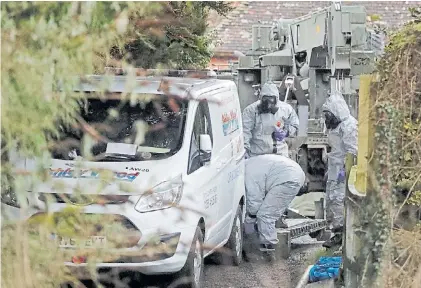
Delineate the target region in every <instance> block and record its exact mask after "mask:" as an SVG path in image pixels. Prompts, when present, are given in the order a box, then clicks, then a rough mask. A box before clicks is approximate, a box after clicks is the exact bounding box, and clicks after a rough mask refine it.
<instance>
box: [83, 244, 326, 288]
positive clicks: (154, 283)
mask: <svg viewBox="0 0 421 288" xmlns="http://www.w3.org/2000/svg"><path fill="white" fill-rule="evenodd" d="M321 243H323V242H318V241H316V240H314V239H312V238H310V237H309V236H303V237H300V238H297V239H294V240H292V244H293V247H292V248H293V249H292V251H291V256H290V257H289V259H287V260H278V261H276V262H275V263H273V264H267V263H251V262H243V263H242V264H241V265H240V266H239V267H235V266H231V265H223V264H215V262H213V261H212V260H207V261H205V263H206V265H205V283H204V287H203V288H294V287H295V286H296V284H297V283H298V281H299V279H300V278H301V276H302V274H303V273H304V271H305V269H306V268H307V266H308V265H309V264H310V263H309V260H312V257H313V256H312V255H313V254H314V253H315V252H316V251H317V250H318V249H320V248H321ZM136 277H139V278H137V279H136ZM119 278H120V277H119ZM129 278H130V281H129ZM126 279H127V282H126ZM126 279H124V277H123V279H121V278H120V279H119V281H118V282H119V283H118V284H117V283H116V284H117V285H106V283H103V285H104V286H105V287H116V288H117V287H118V288H120V287H124V288H127V287H131V288H140V287H162V288H164V287H169V286H170V284H171V282H172V281H173V280H174V279H172V278H171V277H168V276H154V277H150V276H149V277H144V276H140V275H131V274H130V275H127V278H126ZM84 284H85V285H86V287H95V286H94V285H92V283H84Z"/></svg>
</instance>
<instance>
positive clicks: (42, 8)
mask: <svg viewBox="0 0 421 288" xmlns="http://www.w3.org/2000/svg"><path fill="white" fill-rule="evenodd" d="M211 9H213V10H216V11H218V12H220V13H225V12H227V11H228V10H229V5H228V4H226V3H222V2H4V3H2V5H1V28H2V34H1V42H2V45H1V57H2V65H1V93H2V105H1V108H2V111H1V112H2V113H1V148H2V150H1V157H2V158H1V159H2V167H1V174H2V175H1V176H2V177H1V187H2V200H4V199H5V198H7V199H8V200H9V203H16V202H17V201H18V200H19V199H20V200H22V199H25V197H26V196H27V195H28V192H27V191H29V190H31V189H32V188H33V187H32V186H31V185H35V184H39V183H41V182H43V181H45V180H46V179H47V175H46V173H45V171H44V170H43V169H40V171H39V173H34V174H29V175H28V174H27V173H26V171H20V170H19V171H14V172H13V173H12V167H11V165H10V162H9V161H10V160H11V157H12V156H13V155H12V154H13V153H11V152H14V151H16V150H18V151H19V153H20V154H21V155H22V156H26V157H28V158H33V159H37V160H39V161H38V162H39V163H37V164H38V166H39V167H40V168H41V167H42V166H45V165H46V164H47V165H48V162H45V163H44V162H43V161H48V159H49V153H47V151H48V148H49V147H51V145H53V144H55V143H54V137H55V136H57V134H58V133H59V131H58V126H59V125H57V123H63V125H66V126H73V127H74V128H75V129H81V127H82V126H83V123H82V122H81V121H80V120H78V117H77V116H78V115H77V112H78V107H79V106H78V105H79V104H78V102H79V101H80V95H77V93H74V92H73V89H74V87H75V85H77V84H79V80H78V79H80V77H81V76H82V77H83V76H84V75H87V74H92V73H97V72H98V73H103V72H104V66H107V65H114V64H115V61H113V60H115V59H113V58H112V57H111V53H110V51H111V48H112V47H114V50H113V51H115V49H117V50H118V49H119V48H122V47H126V49H125V50H120V51H119V56H120V57H121V58H122V59H124V60H131V59H137V60H136V61H132V62H133V63H135V64H139V66H143V67H146V68H147V67H157V66H159V65H160V64H165V65H176V66H189V67H196V66H197V67H203V66H205V65H206V64H207V62H208V60H209V58H210V55H211V52H210V51H209V43H210V39H209V37H208V36H206V35H205V32H206V28H207V27H206V18H207V16H208V13H209V11H210V10H211ZM136 43H138V44H139V45H138V46H137V47H132V46H133V45H137V44H136ZM130 45H132V46H130ZM129 46H130V47H132V48H130V49H134V50H133V51H137V52H136V53H137V54H136V53H133V54H132V55H125V54H124V53H126V52H131V50H130V49H127V47H129ZM148 53H149V54H148ZM114 55H115V53H114ZM126 56H127V57H126ZM140 56H142V57H143V56H144V58H143V60H142V59H140V58H139V57H140ZM139 59H140V60H139ZM118 65H119V66H126V65H127V63H125V62H124V61H123V62H120V63H118ZM89 144H90V141H85V143H84V147H85V146H88V145H89ZM41 164H42V165H41ZM14 168H16V167H14ZM55 188H56V187H55ZM57 191H59V189H58V190H57ZM20 203H26V201H20ZM25 208H27V207H25V205H22V207H21V212H22V213H25ZM64 212H65V214H62V215H60V217H59V219H57V217H55V216H54V215H53V214H46V217H45V219H43V220H42V221H39V222H37V221H35V223H31V224H32V225H29V226H28V223H26V224H24V223H12V224H10V225H9V224H7V223H6V224H5V223H4V221H3V223H2V224H3V225H2V263H8V264H7V265H3V269H2V282H1V284H2V286H4V287H58V285H59V284H60V283H62V282H63V281H68V280H69V281H74V280H75V279H73V277H71V275H70V273H69V271H67V269H66V268H65V267H64V265H63V263H64V262H65V261H69V260H70V259H71V257H72V256H75V255H74V253H76V252H74V251H73V252H71V253H73V255H67V254H65V253H63V252H62V250H60V249H58V248H57V243H55V242H54V241H50V239H49V238H48V237H49V235H50V234H49V233H50V232H52V231H55V232H58V233H60V234H63V235H67V236H73V235H77V236H83V235H85V236H86V233H89V232H92V230H90V229H92V228H93V227H95V225H96V224H98V223H104V221H106V222H107V221H108V222H109V223H113V224H112V225H108V226H107V227H106V229H105V230H106V231H105V232H104V233H105V234H107V235H108V239H110V242H111V243H110V244H111V245H112V244H113V242H115V243H120V244H121V243H123V244H124V241H122V239H117V238H121V237H123V235H126V234H125V232H124V233H123V230H121V229H123V228H124V227H122V226H121V225H120V224H119V223H114V222H115V221H112V220H109V219H108V220H107V219H105V218H100V219H92V221H91V220H90V221H87V220H86V219H83V217H81V214H80V213H79V212H78V210H74V209H71V207H69V209H66V210H65V211H64ZM2 216H3V215H2ZM56 216H57V215H56ZM3 220H5V218H3ZM108 222H107V223H108ZM34 224H35V225H34ZM91 235H92V234H91ZM97 252H98V251H93V252H91V254H92V253H93V254H95V255H90V260H91V261H95V259H96V258H98V257H99V258H101V259H107V260H110V257H111V256H110V255H101V253H97ZM146 252H147V253H149V254H150V253H151V251H146ZM155 252H156V251H155ZM78 253H79V252H78ZM80 253H82V255H87V254H86V253H87V252H86V251H81V252H80ZM105 257H108V258H105ZM112 257H115V256H112ZM22 275H23V276H22Z"/></svg>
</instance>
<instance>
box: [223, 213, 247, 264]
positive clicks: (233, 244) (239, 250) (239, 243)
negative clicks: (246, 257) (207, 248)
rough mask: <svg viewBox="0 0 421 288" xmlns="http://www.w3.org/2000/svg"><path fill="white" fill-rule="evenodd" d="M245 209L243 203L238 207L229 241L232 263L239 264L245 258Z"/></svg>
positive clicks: (228, 246)
mask: <svg viewBox="0 0 421 288" xmlns="http://www.w3.org/2000/svg"><path fill="white" fill-rule="evenodd" d="M243 224H244V222H243V209H242V207H241V205H239V206H238V208H237V214H236V215H235V218H234V223H233V224H232V229H231V235H230V238H229V239H228V242H227V245H226V246H227V248H228V249H229V251H230V254H231V255H230V256H231V260H232V264H233V265H234V266H238V265H240V264H241V262H242V260H243V236H244V235H243V226H244V225H243Z"/></svg>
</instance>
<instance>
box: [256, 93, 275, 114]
mask: <svg viewBox="0 0 421 288" xmlns="http://www.w3.org/2000/svg"><path fill="white" fill-rule="evenodd" d="M276 110H277V107H276V96H262V100H261V101H260V112H261V113H274V112H276Z"/></svg>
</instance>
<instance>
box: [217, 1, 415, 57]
mask: <svg viewBox="0 0 421 288" xmlns="http://www.w3.org/2000/svg"><path fill="white" fill-rule="evenodd" d="M237 3H238V2H237ZM330 3H331V2H330V1H268V2H263V1H244V2H239V4H238V5H236V7H235V9H234V10H233V11H231V12H230V13H229V14H228V15H227V16H226V17H224V18H223V19H222V20H220V22H219V24H218V25H216V27H215V34H216V39H217V40H216V41H215V50H214V51H215V53H216V54H218V53H219V54H227V53H229V54H231V53H232V52H233V51H235V50H238V51H240V52H243V53H244V52H246V51H247V50H249V49H250V48H251V45H252V25H253V24H258V21H261V23H262V24H272V23H273V22H274V21H276V20H278V19H279V18H296V17H299V16H302V15H305V14H307V13H310V12H313V11H317V10H318V9H322V8H324V7H327V6H329V5H330ZM342 5H353V6H355V5H363V6H365V8H366V11H367V15H368V16H369V15H378V16H380V18H381V21H382V22H384V24H385V25H386V27H390V28H393V27H396V26H399V25H401V24H403V23H405V22H406V21H408V20H410V14H409V11H408V8H410V7H417V6H418V7H419V6H421V1H359V2H357V1H343V2H342Z"/></svg>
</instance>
